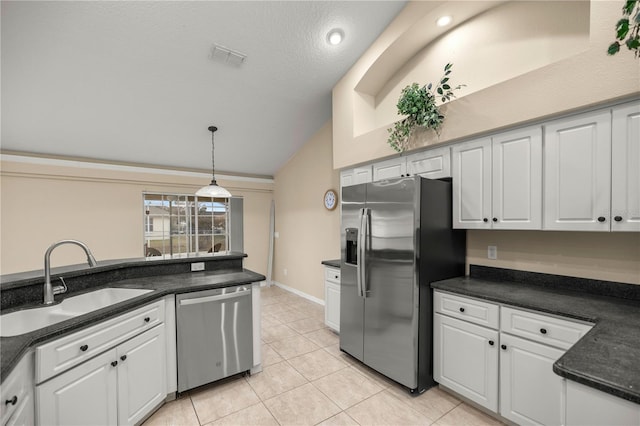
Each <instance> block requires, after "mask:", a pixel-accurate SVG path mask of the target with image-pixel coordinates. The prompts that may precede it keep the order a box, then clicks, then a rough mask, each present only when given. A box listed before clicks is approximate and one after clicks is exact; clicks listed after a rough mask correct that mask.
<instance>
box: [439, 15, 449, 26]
mask: <svg viewBox="0 0 640 426" xmlns="http://www.w3.org/2000/svg"><path fill="white" fill-rule="evenodd" d="M452 20H453V18H452V17H451V16H450V15H445V16H441V17H439V18H438V20H437V21H436V25H437V26H439V27H445V26H447V25H449V24H450V23H451V21H452Z"/></svg>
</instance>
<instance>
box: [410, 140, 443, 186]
mask: <svg viewBox="0 0 640 426" xmlns="http://www.w3.org/2000/svg"><path fill="white" fill-rule="evenodd" d="M407 174H408V175H409V176H414V175H418V176H422V177H424V178H427V179H440V178H446V177H451V149H450V148H449V147H446V148H436V149H430V150H428V151H422V152H418V153H416V154H412V155H410V156H408V157H407Z"/></svg>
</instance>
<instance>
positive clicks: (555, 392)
mask: <svg viewBox="0 0 640 426" xmlns="http://www.w3.org/2000/svg"><path fill="white" fill-rule="evenodd" d="M500 348H501V350H500V414H501V415H502V416H503V417H505V418H507V419H509V420H511V421H514V422H516V423H517V424H520V425H536V424H542V425H561V424H563V423H564V420H563V419H564V409H563V399H564V382H565V380H564V379H563V378H562V377H560V376H558V375H557V374H555V373H554V372H553V363H554V362H556V360H557V359H558V358H560V357H561V356H562V354H563V353H564V351H563V350H560V349H556V348H553V347H551V346H547V345H541V344H539V343H535V342H530V341H528V340H525V339H521V338H518V337H515V336H510V335H508V334H505V333H500Z"/></svg>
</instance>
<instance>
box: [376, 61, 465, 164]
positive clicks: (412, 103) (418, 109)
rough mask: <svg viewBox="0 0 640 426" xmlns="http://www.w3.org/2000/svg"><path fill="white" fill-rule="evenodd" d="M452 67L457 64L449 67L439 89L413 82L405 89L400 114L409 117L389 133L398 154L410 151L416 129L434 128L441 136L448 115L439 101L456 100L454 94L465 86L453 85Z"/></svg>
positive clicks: (446, 67)
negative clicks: (451, 83) (451, 78)
mask: <svg viewBox="0 0 640 426" xmlns="http://www.w3.org/2000/svg"><path fill="white" fill-rule="evenodd" d="M452 67H453V64H447V65H445V67H444V75H443V76H442V78H441V79H440V82H439V83H438V84H437V85H436V86H435V87H433V85H432V84H431V83H429V84H427V85H425V86H422V87H421V86H420V85H419V84H418V83H413V84H411V85H410V86H407V87H405V88H404V89H402V93H401V94H400V99H398V104H397V107H398V115H406V117H405V118H403V119H402V120H400V121H398V122H396V123H395V124H394V126H393V127H392V128H389V129H387V131H388V132H389V139H388V140H387V143H388V144H389V145H390V146H391V148H393V149H394V150H396V151H397V152H403V151H406V150H407V149H408V148H409V140H410V138H411V134H412V133H413V130H414V129H415V128H416V127H423V128H426V129H433V130H435V131H436V133H437V134H438V135H440V126H442V122H443V121H444V115H442V113H441V112H440V111H439V109H438V105H436V101H438V100H440V101H441V102H443V103H444V102H446V101H449V100H450V99H451V98H455V96H454V95H453V91H454V90H458V89H460V88H461V87H463V86H464V84H461V85H458V86H456V87H452V86H451V85H450V84H449V74H451V68H452Z"/></svg>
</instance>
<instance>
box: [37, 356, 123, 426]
mask: <svg viewBox="0 0 640 426" xmlns="http://www.w3.org/2000/svg"><path fill="white" fill-rule="evenodd" d="M116 359H117V358H116V350H115V349H112V350H110V351H107V352H105V353H103V354H102V355H98V356H97V357H95V358H93V359H91V360H89V361H87V362H85V363H84V364H80V365H79V366H77V367H75V368H72V369H71V370H69V371H67V372H65V373H63V374H60V375H59V376H57V377H54V378H53V379H51V380H49V381H48V382H45V383H43V384H41V385H38V386H36V402H37V403H36V413H37V424H41V425H44V424H55V425H79V426H86V425H96V424H99V425H115V424H117V422H118V407H117V401H116V392H117V372H116V371H117V366H112V365H111V363H112V362H115V361H116Z"/></svg>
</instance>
